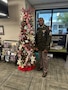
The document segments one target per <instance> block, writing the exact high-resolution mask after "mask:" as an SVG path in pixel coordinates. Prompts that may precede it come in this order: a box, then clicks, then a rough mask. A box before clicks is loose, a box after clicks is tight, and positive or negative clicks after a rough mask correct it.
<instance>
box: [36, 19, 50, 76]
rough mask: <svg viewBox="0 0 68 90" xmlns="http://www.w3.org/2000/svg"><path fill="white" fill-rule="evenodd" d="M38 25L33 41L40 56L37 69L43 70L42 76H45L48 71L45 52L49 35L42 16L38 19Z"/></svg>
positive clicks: (47, 48)
mask: <svg viewBox="0 0 68 90" xmlns="http://www.w3.org/2000/svg"><path fill="white" fill-rule="evenodd" d="M38 22H39V25H40V27H39V28H38V29H37V33H36V37H35V41H36V44H35V45H36V50H38V52H39V56H40V67H39V69H38V70H41V69H42V70H43V75H42V77H45V76H46V75H47V72H48V59H47V53H48V50H49V44H50V37H49V27H48V26H46V25H44V20H43V18H39V19H38Z"/></svg>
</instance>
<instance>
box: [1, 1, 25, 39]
mask: <svg viewBox="0 0 68 90" xmlns="http://www.w3.org/2000/svg"><path fill="white" fill-rule="evenodd" d="M13 1H14V0H12V1H9V3H8V8H9V18H6V19H0V25H3V26H4V35H0V37H1V38H2V40H18V39H19V33H20V12H21V8H22V7H23V8H25V0H15V1H14V2H13Z"/></svg>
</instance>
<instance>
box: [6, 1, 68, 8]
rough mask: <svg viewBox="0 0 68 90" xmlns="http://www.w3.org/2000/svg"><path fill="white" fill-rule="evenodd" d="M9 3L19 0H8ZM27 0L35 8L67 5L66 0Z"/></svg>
mask: <svg viewBox="0 0 68 90" xmlns="http://www.w3.org/2000/svg"><path fill="white" fill-rule="evenodd" d="M8 1H9V2H11V4H14V3H16V1H19V0H8ZM26 1H28V2H29V3H30V4H31V5H32V6H33V7H34V8H35V9H46V8H49V9H50V8H55V7H59V8H60V7H62V8H63V7H68V0H26Z"/></svg>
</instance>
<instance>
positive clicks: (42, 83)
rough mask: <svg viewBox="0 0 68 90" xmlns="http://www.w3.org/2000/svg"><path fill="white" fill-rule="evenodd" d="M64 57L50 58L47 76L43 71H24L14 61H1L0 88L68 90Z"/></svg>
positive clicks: (15, 89)
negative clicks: (43, 74) (43, 76)
mask: <svg viewBox="0 0 68 90" xmlns="http://www.w3.org/2000/svg"><path fill="white" fill-rule="evenodd" d="M64 65H65V61H64V60H63V59H56V58H54V59H50V60H49V67H48V69H49V72H48V75H47V77H45V78H42V71H37V70H32V71H29V72H22V71H19V70H18V69H17V66H15V65H14V64H13V63H5V62H3V61H0V90H68V71H67V70H66V69H65V68H64Z"/></svg>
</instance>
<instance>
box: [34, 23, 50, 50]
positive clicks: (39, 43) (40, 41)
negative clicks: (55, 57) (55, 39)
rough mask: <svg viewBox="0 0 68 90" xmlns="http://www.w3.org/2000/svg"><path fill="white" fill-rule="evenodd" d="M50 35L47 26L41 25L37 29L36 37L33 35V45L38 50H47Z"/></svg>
mask: <svg viewBox="0 0 68 90" xmlns="http://www.w3.org/2000/svg"><path fill="white" fill-rule="evenodd" d="M43 29H45V33H44V35H43V32H42V30H43ZM49 44H50V37H49V27H48V26H46V25H43V26H42V27H39V28H38V29H37V33H36V37H35V46H36V47H37V48H38V49H39V50H40V51H43V50H45V49H46V50H49Z"/></svg>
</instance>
